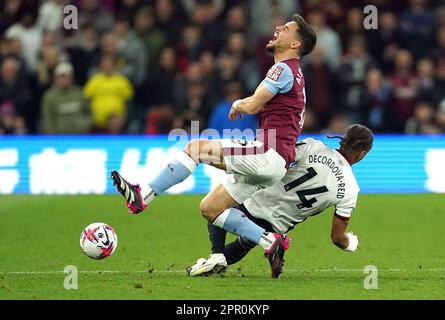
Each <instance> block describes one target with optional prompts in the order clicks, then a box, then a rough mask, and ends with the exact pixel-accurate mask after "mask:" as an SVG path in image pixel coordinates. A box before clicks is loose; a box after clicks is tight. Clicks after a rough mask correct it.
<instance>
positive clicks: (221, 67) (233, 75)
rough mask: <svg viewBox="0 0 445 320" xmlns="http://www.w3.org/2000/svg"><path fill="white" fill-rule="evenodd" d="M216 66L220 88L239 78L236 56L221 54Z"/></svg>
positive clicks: (238, 62)
mask: <svg viewBox="0 0 445 320" xmlns="http://www.w3.org/2000/svg"><path fill="white" fill-rule="evenodd" d="M217 64H218V71H219V73H218V78H219V83H220V84H219V87H220V88H224V87H225V86H226V84H227V83H229V82H232V81H236V80H238V79H239V78H240V61H239V57H237V56H236V55H233V54H229V53H224V54H221V55H220V56H219V57H218V61H217ZM257 85H258V84H257Z"/></svg>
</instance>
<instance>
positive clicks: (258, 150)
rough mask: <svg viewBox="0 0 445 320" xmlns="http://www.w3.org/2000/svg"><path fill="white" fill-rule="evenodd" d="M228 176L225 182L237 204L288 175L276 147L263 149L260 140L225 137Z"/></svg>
mask: <svg viewBox="0 0 445 320" xmlns="http://www.w3.org/2000/svg"><path fill="white" fill-rule="evenodd" d="M221 146H222V149H223V153H224V162H225V164H226V172H227V177H226V178H225V179H224V180H223V182H222V184H223V186H224V188H225V189H226V190H227V192H228V193H229V194H230V195H231V196H232V198H233V199H235V200H236V202H238V203H243V202H244V201H245V200H246V199H248V198H250V197H251V196H252V195H253V194H254V193H255V192H256V191H258V190H260V189H262V188H266V187H268V186H272V185H274V184H275V183H277V182H278V181H280V180H281V179H282V178H283V177H284V175H285V174H286V171H287V170H286V161H285V160H284V158H283V157H282V156H281V155H280V154H279V153H278V152H276V151H275V150H274V149H269V150H267V151H264V147H263V143H262V142H259V141H249V140H235V139H232V140H230V139H223V140H221Z"/></svg>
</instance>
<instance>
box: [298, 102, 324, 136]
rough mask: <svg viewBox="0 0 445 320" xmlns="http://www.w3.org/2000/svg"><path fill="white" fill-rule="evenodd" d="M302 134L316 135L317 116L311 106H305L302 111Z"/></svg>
mask: <svg viewBox="0 0 445 320" xmlns="http://www.w3.org/2000/svg"><path fill="white" fill-rule="evenodd" d="M302 132H303V133H318V132H320V125H319V123H318V115H317V114H315V112H314V111H313V110H312V108H311V106H310V105H308V106H306V109H305V111H304V125H303V131H302Z"/></svg>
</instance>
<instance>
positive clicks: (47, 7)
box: [37, 0, 67, 32]
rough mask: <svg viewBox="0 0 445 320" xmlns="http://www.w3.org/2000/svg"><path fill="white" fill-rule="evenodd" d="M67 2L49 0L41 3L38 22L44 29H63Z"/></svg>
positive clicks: (52, 30)
mask: <svg viewBox="0 0 445 320" xmlns="http://www.w3.org/2000/svg"><path fill="white" fill-rule="evenodd" d="M66 3H67V1H66V0H48V1H46V2H44V3H43V4H42V5H41V7H40V8H39V16H38V19H37V24H38V26H39V27H40V28H41V29H42V31H51V32H58V31H59V30H60V29H61V27H62V21H63V17H64V14H63V7H64V5H65V4H66Z"/></svg>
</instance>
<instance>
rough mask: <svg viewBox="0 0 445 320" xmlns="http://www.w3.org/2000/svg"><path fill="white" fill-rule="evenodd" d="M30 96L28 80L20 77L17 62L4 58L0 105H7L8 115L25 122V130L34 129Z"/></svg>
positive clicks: (0, 77)
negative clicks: (22, 119)
mask: <svg viewBox="0 0 445 320" xmlns="http://www.w3.org/2000/svg"><path fill="white" fill-rule="evenodd" d="M31 99H32V94H31V89H30V86H29V83H28V80H27V79H26V78H25V77H23V76H20V74H19V66H18V63H17V60H15V59H14V58H6V59H4V60H3V61H2V64H1V69H0V105H3V104H7V105H8V107H7V110H8V115H14V118H15V117H16V116H18V117H20V118H24V119H25V120H26V124H25V126H26V128H31V129H32V131H34V130H35V129H36V124H35V122H36V121H35V119H36V118H35V114H36V111H35V110H33V108H32V107H33V106H32V104H31Z"/></svg>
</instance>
